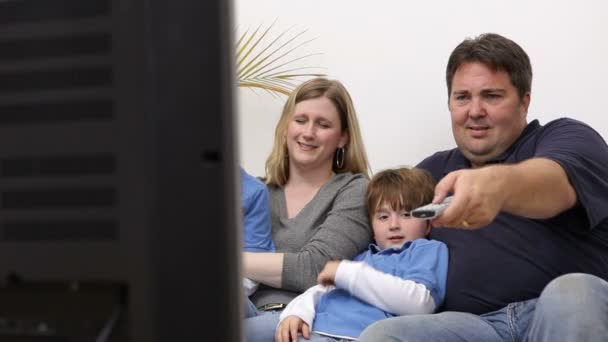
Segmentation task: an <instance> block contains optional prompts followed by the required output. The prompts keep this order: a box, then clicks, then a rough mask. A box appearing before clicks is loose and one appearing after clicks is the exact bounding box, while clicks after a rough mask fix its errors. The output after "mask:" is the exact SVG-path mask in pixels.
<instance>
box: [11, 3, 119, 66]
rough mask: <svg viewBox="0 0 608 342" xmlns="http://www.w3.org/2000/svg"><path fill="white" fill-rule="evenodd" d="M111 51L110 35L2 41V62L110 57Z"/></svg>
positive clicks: (91, 34)
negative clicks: (90, 56) (95, 56)
mask: <svg viewBox="0 0 608 342" xmlns="http://www.w3.org/2000/svg"><path fill="white" fill-rule="evenodd" d="M83 1H84V0H83ZM111 51H112V37H111V35H110V34H109V33H88V34H80V35H74V36H67V37H44V38H37V39H22V40H10V41H0V61H2V62H8V61H15V62H22V61H24V60H33V59H46V58H49V57H73V56H88V55H108V54H110V53H111Z"/></svg>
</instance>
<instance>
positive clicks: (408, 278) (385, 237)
mask: <svg viewBox="0 0 608 342" xmlns="http://www.w3.org/2000/svg"><path fill="white" fill-rule="evenodd" d="M432 199H433V181H432V179H431V176H430V175H429V174H428V173H427V172H426V171H423V170H421V169H415V168H414V169H407V168H401V169H395V170H385V171H382V172H380V173H378V174H376V175H375V176H374V178H373V179H372V180H371V182H370V183H369V186H368V191H367V207H368V211H369V215H370V221H371V222H372V226H373V230H374V239H375V241H376V244H370V246H369V248H368V249H367V250H365V251H363V252H362V253H361V254H359V255H357V256H356V257H355V258H354V260H353V261H330V262H328V263H327V265H326V266H325V268H324V269H323V270H322V271H321V273H320V274H319V277H318V282H319V285H317V286H314V287H311V288H310V289H308V290H307V291H306V292H304V293H303V294H301V295H300V296H298V297H296V298H295V299H294V300H293V301H292V302H291V303H290V304H289V305H288V306H287V307H286V308H285V310H283V312H282V313H281V315H280V323H279V325H278V326H277V328H276V332H275V338H276V341H278V342H292V341H297V340H298V333H301V334H302V335H303V337H304V338H306V339H310V340H311V341H315V340H323V341H327V340H333V339H340V340H343V339H346V340H355V339H357V338H358V337H359V335H360V334H361V332H362V331H363V329H365V328H366V327H367V326H368V325H370V324H372V323H374V322H376V321H378V320H380V319H384V318H388V317H393V316H397V315H408V314H428V313H432V312H434V311H435V309H436V308H437V307H439V306H440V305H441V303H442V302H443V299H444V297H445V282H446V276H447V265H448V250H447V247H446V245H445V244H443V243H441V242H438V241H431V240H427V239H425V237H426V236H427V235H428V233H429V231H430V225H429V222H428V221H422V220H418V219H414V218H412V217H410V214H409V211H410V210H412V209H414V208H417V207H419V206H422V205H424V204H427V203H430V202H431V201H432Z"/></svg>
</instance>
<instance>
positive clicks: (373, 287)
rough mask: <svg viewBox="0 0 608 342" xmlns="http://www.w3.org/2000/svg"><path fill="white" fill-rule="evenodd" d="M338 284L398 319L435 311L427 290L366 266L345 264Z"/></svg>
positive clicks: (363, 263)
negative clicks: (397, 316) (398, 317)
mask: <svg viewBox="0 0 608 342" xmlns="http://www.w3.org/2000/svg"><path fill="white" fill-rule="evenodd" d="M335 282H336V287H338V288H343V289H345V290H347V291H348V292H349V293H351V294H352V295H354V296H356V297H357V298H359V299H361V300H363V301H365V302H367V303H369V304H371V305H374V306H376V307H378V308H380V309H382V310H384V311H387V312H390V313H392V314H395V315H411V314H428V313H433V312H434V311H435V301H434V299H433V296H432V295H431V292H430V291H429V289H427V287H426V286H424V285H423V284H420V283H416V282H415V281H412V280H406V279H403V278H399V277H397V276H394V275H391V274H387V273H384V272H381V271H378V270H376V269H374V268H373V267H371V266H369V265H368V264H366V263H365V262H361V261H359V262H355V261H348V260H343V261H342V262H340V265H339V266H338V270H337V271H336V279H335Z"/></svg>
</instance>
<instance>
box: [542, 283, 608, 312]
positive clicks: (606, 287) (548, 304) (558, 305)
mask: <svg viewBox="0 0 608 342" xmlns="http://www.w3.org/2000/svg"><path fill="white" fill-rule="evenodd" d="M607 295H608V283H606V282H605V281H604V280H602V279H601V278H598V277H596V276H593V275H589V274H583V273H570V274H566V275H563V276H560V277H557V278H555V279H554V280H552V281H551V282H550V283H549V284H548V285H547V286H546V287H545V289H544V290H543V292H542V293H541V295H540V297H539V299H538V304H537V310H538V309H541V310H542V309H545V310H548V311H550V312H552V313H553V314H566V315H569V314H570V313H576V312H580V311H579V310H582V309H585V310H588V309H589V307H592V306H595V305H598V304H600V305H606V303H603V304H602V300H601V299H602V298H606V296H607Z"/></svg>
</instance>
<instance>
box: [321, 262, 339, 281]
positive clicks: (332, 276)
mask: <svg viewBox="0 0 608 342" xmlns="http://www.w3.org/2000/svg"><path fill="white" fill-rule="evenodd" d="M338 266H340V262H339V261H328V262H327V264H325V267H323V270H322V271H321V273H319V276H318V277H317V283H319V284H321V285H324V286H329V285H335V284H336V272H337V271H338Z"/></svg>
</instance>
